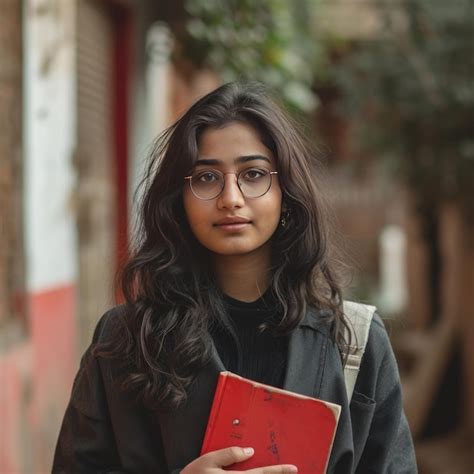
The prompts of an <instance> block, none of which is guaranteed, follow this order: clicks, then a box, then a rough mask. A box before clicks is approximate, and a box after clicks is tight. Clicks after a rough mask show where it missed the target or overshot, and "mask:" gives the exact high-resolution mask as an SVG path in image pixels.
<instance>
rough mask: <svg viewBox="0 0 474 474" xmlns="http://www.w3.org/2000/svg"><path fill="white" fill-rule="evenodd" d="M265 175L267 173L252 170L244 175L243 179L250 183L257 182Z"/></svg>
mask: <svg viewBox="0 0 474 474" xmlns="http://www.w3.org/2000/svg"><path fill="white" fill-rule="evenodd" d="M265 175H266V172H265V171H263V170H259V169H254V168H252V169H250V170H247V171H245V172H244V173H243V178H244V179H246V180H249V181H255V180H257V179H259V178H262V177H263V176H265Z"/></svg>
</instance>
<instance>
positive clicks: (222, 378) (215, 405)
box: [201, 372, 228, 455]
mask: <svg viewBox="0 0 474 474" xmlns="http://www.w3.org/2000/svg"><path fill="white" fill-rule="evenodd" d="M227 375H228V374H227V373H225V372H221V373H220V374H219V380H218V382H217V386H216V391H215V394H214V400H213V402H212V407H211V413H210V414H209V420H208V422H207V428H206V433H205V435H204V442H203V444H202V448H201V455H202V454H204V453H207V452H208V451H209V444H210V442H211V440H212V433H213V431H214V427H215V425H216V420H217V417H218V416H219V412H220V407H221V404H222V399H223V393H224V388H225V384H226V383H227V380H228V376H227Z"/></svg>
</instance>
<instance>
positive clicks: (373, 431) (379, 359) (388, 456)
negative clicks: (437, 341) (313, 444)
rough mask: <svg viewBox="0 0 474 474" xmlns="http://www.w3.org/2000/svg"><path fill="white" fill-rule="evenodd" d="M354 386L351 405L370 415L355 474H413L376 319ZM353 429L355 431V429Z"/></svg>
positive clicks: (394, 373)
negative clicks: (368, 408) (360, 406)
mask: <svg viewBox="0 0 474 474" xmlns="http://www.w3.org/2000/svg"><path fill="white" fill-rule="evenodd" d="M367 374H370V375H367ZM371 377H373V378H372V380H371ZM357 382H358V383H357V384H356V387H355V391H354V400H355V401H354V403H366V404H367V405H370V404H372V405H373V406H374V411H373V418H372V421H371V423H370V428H369V433H368V436H367V438H366V442H365V445H364V446H363V447H362V449H361V453H360V458H359V462H358V463H357V468H356V471H355V472H356V473H357V474H362V473H363V474H371V473H373V474H415V473H416V472H417V467H416V459H415V451H414V447H413V441H412V437H411V434H410V430H409V427H408V423H407V420H406V417H405V413H404V411H403V401H402V390H401V383H400V376H399V373H398V367H397V363H396V360H395V356H394V354H393V350H392V347H391V345H390V340H389V338H388V335H387V333H386V331H385V328H384V326H383V323H382V321H381V319H380V318H379V317H378V316H377V315H376V316H375V318H374V321H373V323H372V327H371V333H370V336H369V341H368V345H367V349H366V353H365V354H364V357H363V361H362V365H361V373H360V374H359V377H358V380H357ZM359 382H360V383H359ZM367 382H368V383H367ZM364 384H365V387H364ZM353 421H355V420H353ZM354 429H355V430H357V426H354Z"/></svg>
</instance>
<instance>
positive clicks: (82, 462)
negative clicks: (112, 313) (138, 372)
mask: <svg viewBox="0 0 474 474" xmlns="http://www.w3.org/2000/svg"><path fill="white" fill-rule="evenodd" d="M103 319H104V318H103ZM103 319H102V320H101V321H100V322H99V324H98V325H97V328H96V330H95V333H94V338H93V341H92V344H91V346H90V347H89V348H88V349H87V351H86V352H85V354H84V356H83V357H82V359H81V364H80V368H79V371H78V373H77V375H76V378H75V380H74V385H73V389H72V394H71V399H70V402H69V404H68V407H67V409H66V413H65V415H64V419H63V423H62V426H61V430H60V433H59V438H58V442H57V445H56V451H55V454H54V460H53V468H52V472H53V473H58V474H59V473H68V474H70V473H78V474H79V473H80V474H86V473H87V474H88V473H90V474H92V473H94V474H97V473H108V474H118V473H125V472H126V471H124V470H121V469H120V459H119V456H118V453H117V448H116V444H115V440H114V436H113V432H112V427H111V423H110V418H109V416H108V407H107V402H106V397H105V393H104V384H103V380H102V374H101V371H100V368H99V364H98V362H97V359H96V358H95V357H94V356H93V355H92V347H93V345H94V344H95V343H96V342H97V339H98V335H99V334H100V331H101V324H103Z"/></svg>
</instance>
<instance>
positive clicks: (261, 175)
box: [239, 168, 272, 198]
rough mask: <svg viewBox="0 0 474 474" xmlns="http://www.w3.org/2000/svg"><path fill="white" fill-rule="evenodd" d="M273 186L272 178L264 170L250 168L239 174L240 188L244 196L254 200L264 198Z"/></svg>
mask: <svg viewBox="0 0 474 474" xmlns="http://www.w3.org/2000/svg"><path fill="white" fill-rule="evenodd" d="M271 184H272V177H271V175H270V173H269V171H268V170H266V169H263V168H248V169H245V170H242V171H241V172H240V173H239V186H240V189H241V190H242V192H243V194H244V196H247V197H250V198H253V197H260V196H263V195H264V194H265V193H266V192H267V191H268V190H269V189H270V186H271Z"/></svg>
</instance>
